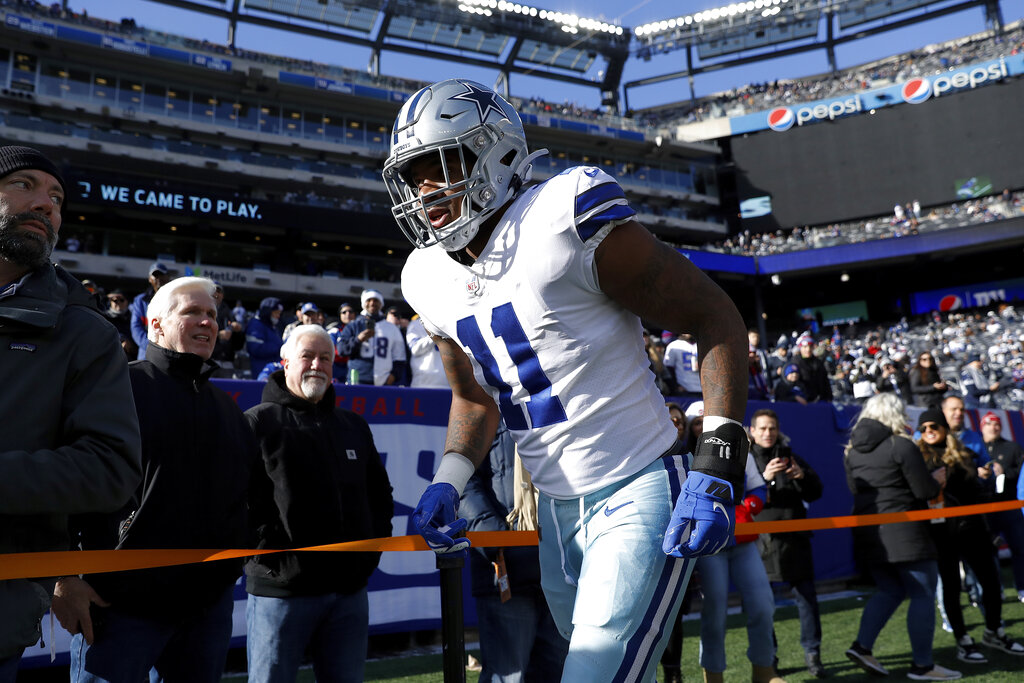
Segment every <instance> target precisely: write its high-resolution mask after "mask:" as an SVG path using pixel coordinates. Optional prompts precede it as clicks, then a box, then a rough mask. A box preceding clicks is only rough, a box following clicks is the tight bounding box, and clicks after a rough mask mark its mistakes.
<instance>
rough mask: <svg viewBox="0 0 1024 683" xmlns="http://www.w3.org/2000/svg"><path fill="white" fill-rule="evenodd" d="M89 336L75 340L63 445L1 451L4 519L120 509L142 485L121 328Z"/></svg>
mask: <svg viewBox="0 0 1024 683" xmlns="http://www.w3.org/2000/svg"><path fill="white" fill-rule="evenodd" d="M65 315H89V316H91V315H92V314H91V313H87V312H85V311H81V312H76V311H73V310H72V311H69V312H66V313H65ZM84 334H85V336H84V337H83V339H81V340H71V341H70V342H68V347H69V353H71V354H72V359H71V361H70V368H71V369H70V370H69V371H68V373H67V375H66V377H65V378H64V382H65V383H64V391H63V395H62V397H61V403H60V411H61V425H60V426H61V429H60V436H59V437H58V438H59V441H60V443H61V445H59V446H56V447H55V448H52V449H40V450H37V451H31V452H29V451H24V450H17V451H3V452H0V511H2V512H3V513H4V514H15V515H31V514H44V513H52V512H54V511H55V510H59V511H61V512H63V513H66V514H76V513H86V512H113V511H115V510H118V509H120V508H121V507H122V506H123V505H124V504H125V503H126V502H127V501H128V499H129V498H130V497H131V495H132V493H134V492H135V489H136V487H137V486H138V485H139V481H140V480H141V477H142V468H141V464H140V461H141V457H142V445H141V440H140V437H139V422H138V418H137V417H136V413H135V403H134V401H133V399H132V389H131V385H130V383H129V381H128V364H127V362H126V361H125V357H124V352H123V351H122V350H121V342H120V340H119V337H118V334H117V331H116V330H115V329H114V328H113V327H112V326H110V325H109V324H107V323H105V322H104V323H102V325H99V324H97V325H96V326H93V327H90V328H88V329H86V330H85V333H84Z"/></svg>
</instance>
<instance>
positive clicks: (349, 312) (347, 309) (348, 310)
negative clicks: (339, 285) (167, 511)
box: [341, 308, 355, 315]
mask: <svg viewBox="0 0 1024 683" xmlns="http://www.w3.org/2000/svg"><path fill="white" fill-rule="evenodd" d="M353 313H355V311H353V310H352V309H351V308H346V309H343V310H342V311H341V314H342V315H352V314H353Z"/></svg>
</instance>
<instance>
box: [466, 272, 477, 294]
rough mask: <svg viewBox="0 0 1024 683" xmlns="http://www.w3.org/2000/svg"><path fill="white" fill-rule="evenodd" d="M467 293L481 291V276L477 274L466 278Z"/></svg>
mask: <svg viewBox="0 0 1024 683" xmlns="http://www.w3.org/2000/svg"><path fill="white" fill-rule="evenodd" d="M466 293H467V294H471V295H478V294H479V293H480V278H478V277H477V276H476V275H474V276H473V277H471V278H469V279H468V280H466Z"/></svg>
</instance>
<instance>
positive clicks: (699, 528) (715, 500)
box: [661, 471, 736, 557]
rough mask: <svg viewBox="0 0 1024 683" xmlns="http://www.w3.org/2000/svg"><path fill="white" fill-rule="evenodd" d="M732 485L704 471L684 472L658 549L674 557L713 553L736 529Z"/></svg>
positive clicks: (724, 544)
mask: <svg viewBox="0 0 1024 683" xmlns="http://www.w3.org/2000/svg"><path fill="white" fill-rule="evenodd" d="M734 505H735V504H734V503H733V499H732V484H730V483H729V482H727V481H725V480H724V479H719V478H718V477H713V476H711V475H710V474H705V473H704V472H696V471H691V472H690V473H689V474H688V475H686V483H685V484H683V491H682V493H680V494H679V500H677V501H676V508H675V510H673V511H672V519H671V520H669V523H668V529H667V530H666V531H665V540H664V542H663V543H662V544H661V549H662V550H663V551H665V554H666V555H672V556H674V557H701V556H704V555H714V554H715V553H717V552H718V551H720V550H722V549H723V548H725V547H726V546H727V545H729V542H730V541H731V540H732V535H733V531H734V530H735V528H736V510H735V507H734Z"/></svg>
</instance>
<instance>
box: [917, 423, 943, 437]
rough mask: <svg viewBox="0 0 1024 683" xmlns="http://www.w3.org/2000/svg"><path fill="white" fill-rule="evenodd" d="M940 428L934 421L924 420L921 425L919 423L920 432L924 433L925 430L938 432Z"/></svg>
mask: <svg viewBox="0 0 1024 683" xmlns="http://www.w3.org/2000/svg"><path fill="white" fill-rule="evenodd" d="M940 429H942V427H940V426H939V425H937V424H935V423H934V422H925V423H924V424H923V425H921V433H922V434H924V433H925V432H938V431H939V430H940Z"/></svg>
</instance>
